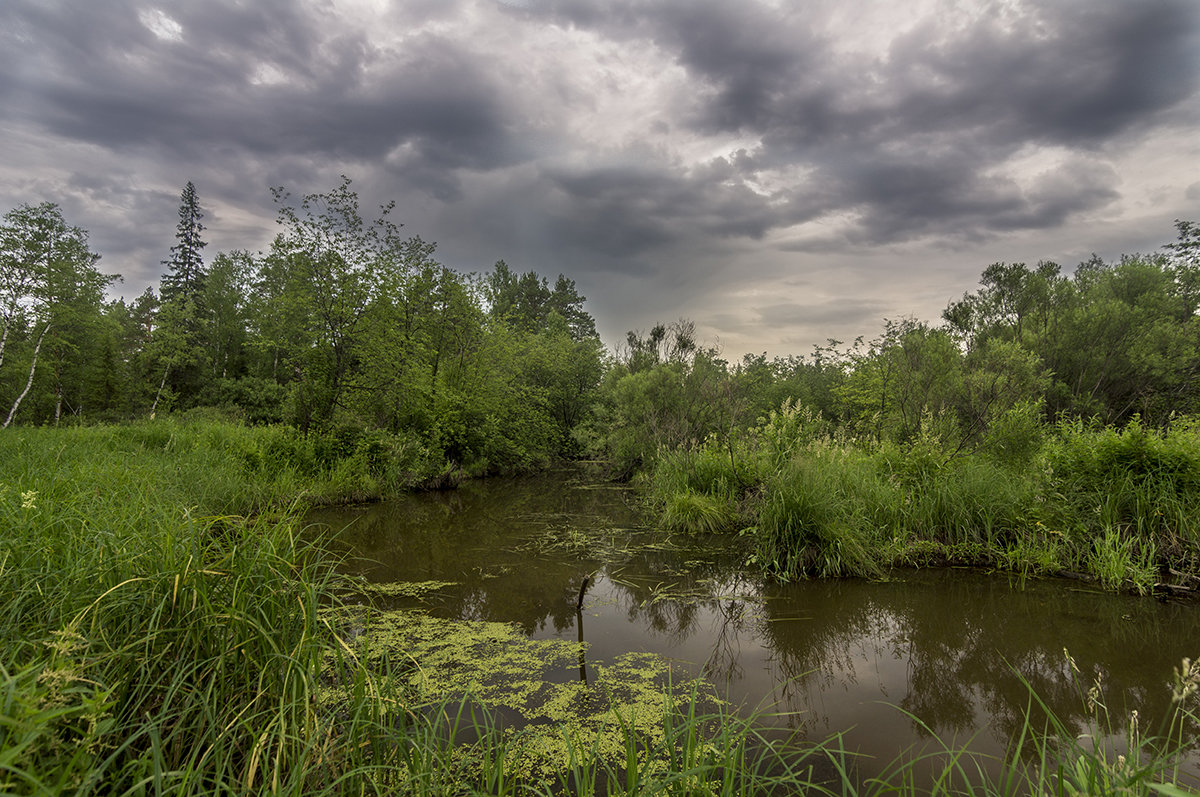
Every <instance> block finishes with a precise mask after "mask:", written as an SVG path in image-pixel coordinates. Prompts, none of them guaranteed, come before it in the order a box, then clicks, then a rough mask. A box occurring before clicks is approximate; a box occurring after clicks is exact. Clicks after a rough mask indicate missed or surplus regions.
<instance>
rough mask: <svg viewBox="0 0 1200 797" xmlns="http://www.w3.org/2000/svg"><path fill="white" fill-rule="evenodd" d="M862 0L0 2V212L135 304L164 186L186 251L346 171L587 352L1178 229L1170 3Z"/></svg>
mask: <svg viewBox="0 0 1200 797" xmlns="http://www.w3.org/2000/svg"><path fill="white" fill-rule="evenodd" d="M892 5H894V4H882V3H876V2H866V1H865V0H864V1H863V2H850V3H845V2H832V0H828V1H826V2H805V3H792V2H783V3H779V2H767V1H766V0H762V2H751V1H750V0H747V2H737V3H734V2H729V1H728V0H665V1H664V0H524V1H523V2H515V1H513V2H495V1H494V0H456V1H455V2H431V1H428V0H423V1H420V2H417V1H414V2H394V3H388V2H377V1H376V0H327V1H325V2H291V1H290V0H256V2H253V3H243V2H232V0H214V2H207V3H180V2H165V1H164V2H158V3H155V2H149V1H148V0H93V1H92V2H89V3H67V2H46V1H45V0H11V1H10V2H8V3H6V4H5V5H4V6H3V7H0V102H2V103H3V105H2V106H0V107H2V108H3V110H0V143H2V144H3V145H4V151H5V153H6V157H5V158H3V159H0V201H2V202H3V203H4V204H5V208H6V209H7V208H9V207H13V206H15V205H16V204H19V203H21V202H39V201H44V200H49V201H54V202H58V203H59V204H61V205H62V206H63V208H64V211H65V213H66V214H67V217H68V219H69V220H70V221H71V222H72V223H75V224H78V225H80V226H83V227H85V228H87V229H89V230H90V231H91V233H92V243H93V246H94V247H95V249H96V250H97V251H99V252H101V253H102V254H103V255H104V260H103V261H102V265H103V266H104V267H106V268H108V269H109V270H111V271H119V272H122V273H123V274H124V275H125V282H124V284H123V286H122V288H121V289H122V290H123V291H124V292H125V293H127V294H135V293H138V292H140V291H141V290H143V289H144V288H145V287H146V286H147V285H150V284H153V283H154V282H155V281H156V280H157V278H158V276H159V272H160V270H161V266H160V264H159V261H161V260H162V259H163V258H164V257H165V256H166V254H167V252H168V250H169V247H170V245H171V243H172V239H171V236H172V233H173V226H174V220H175V210H176V207H177V202H178V194H179V190H180V188H181V187H182V185H183V184H184V183H185V182H186V181H188V180H193V181H194V182H195V184H196V186H197V189H198V191H199V193H200V199H201V202H202V204H203V205H204V207H205V208H206V210H207V212H208V218H207V219H206V221H207V223H208V226H209V231H208V239H209V241H210V250H211V251H212V252H215V251H217V250H220V249H230V248H235V247H246V248H251V249H254V248H260V247H262V246H265V244H266V242H267V241H269V239H270V236H271V235H272V234H273V232H274V225H273V223H272V220H273V217H274V209H273V207H272V205H271V200H270V194H269V192H268V190H267V188H268V187H269V186H273V185H286V186H287V187H288V188H289V189H291V190H293V192H296V193H306V192H310V191H320V190H325V189H327V188H330V187H332V186H333V185H335V184H336V181H337V176H338V175H339V174H343V173H344V174H347V175H349V176H350V177H351V178H353V179H354V180H355V186H356V187H357V188H358V189H359V190H360V191H361V192H362V193H363V195H364V203H363V204H364V207H370V206H371V204H372V203H374V202H383V201H387V200H391V199H395V200H396V202H397V215H398V216H399V217H400V220H402V221H405V222H406V223H407V229H408V230H410V231H411V232H413V233H415V234H420V235H421V236H422V237H425V238H426V239H433V240H437V241H439V244H440V247H439V254H440V256H441V257H442V258H443V259H444V260H445V261H446V262H447V264H448V265H452V266H455V267H458V268H462V269H465V270H483V269H486V268H488V267H490V265H491V264H492V263H493V262H494V261H496V260H499V259H505V260H506V261H507V262H508V263H509V264H510V265H511V266H513V267H514V268H516V269H519V270H526V269H535V270H538V271H540V272H542V273H543V274H546V275H547V276H550V277H553V276H554V275H555V274H557V273H558V272H560V271H561V272H565V273H567V274H568V276H571V277H572V278H574V279H575V280H576V281H577V283H578V285H579V287H580V290H581V291H582V292H583V293H585V294H587V295H588V296H589V298H590V302H589V309H590V310H591V311H592V312H593V313H594V314H595V315H596V316H597V320H598V322H599V326H600V329H601V331H602V332H603V334H604V335H605V338H606V340H608V341H609V342H616V341H618V340H620V338H621V337H622V332H623V331H624V329H628V328H633V327H646V326H648V325H650V324H653V323H654V322H655V321H657V320H671V319H673V318H676V317H679V316H681V315H687V316H691V317H692V318H694V319H695V320H696V322H697V324H698V327H699V329H700V331H701V333H702V334H706V335H709V336H711V337H712V338H713V339H718V340H720V341H722V344H723V345H724V346H725V347H726V350H727V353H728V354H729V355H731V356H739V355H740V353H741V352H742V351H760V350H768V351H771V352H773V353H786V352H788V351H801V350H803V348H804V346H805V345H806V344H805V342H809V343H815V342H821V341H823V340H824V339H825V338H827V337H838V338H842V339H852V338H853V337H854V336H856V335H857V334H868V335H869V334H871V333H872V332H873V331H874V330H875V329H876V328H877V327H878V324H879V320H880V319H881V318H882V317H884V316H890V317H896V316H899V315H905V314H915V315H918V316H924V317H931V318H932V317H935V316H936V314H937V311H938V310H939V309H940V306H939V303H941V304H944V303H945V301H947V300H949V299H950V298H953V297H955V296H958V295H961V293H962V292H963V291H964V290H967V289H969V288H970V287H971V286H972V284H973V283H974V281H975V279H976V278H977V276H978V274H979V272H980V271H981V270H982V269H983V268H984V267H985V266H986V265H987V264H988V263H990V262H993V261H995V260H1022V259H1030V260H1036V259H1040V258H1043V257H1045V258H1049V259H1056V260H1060V261H1064V262H1066V265H1068V266H1070V265H1071V263H1070V262H1069V260H1068V258H1070V257H1072V256H1077V255H1079V253H1081V252H1082V253H1084V256H1086V254H1087V253H1088V252H1090V251H1092V250H1095V251H1099V252H1100V253H1101V254H1103V255H1105V256H1108V257H1113V256H1116V255H1118V254H1120V253H1121V252H1129V251H1136V250H1139V249H1144V248H1146V247H1151V248H1152V247H1154V246H1157V245H1159V244H1161V243H1165V242H1166V241H1167V240H1169V238H1170V237H1171V236H1172V234H1173V231H1172V221H1173V220H1174V219H1175V218H1197V217H1200V197H1198V195H1197V192H1196V190H1195V186H1196V181H1195V170H1194V164H1195V163H1197V162H1200V136H1196V130H1197V122H1198V121H1200V120H1198V118H1197V114H1198V112H1200V103H1198V102H1197V100H1198V97H1200V55H1198V54H1200V12H1198V7H1197V6H1196V4H1195V3H1194V2H1191V1H1190V0H1145V2H1138V3H1128V2H1122V1H1121V0H1110V1H1108V2H1093V1H1090V0H1089V1H1086V2H1085V1H1084V0H1078V1H1075V0H1059V1H1056V2H1049V3H1032V2H1018V1H1014V2H984V0H980V2H975V3H970V2H968V3H951V2H948V1H947V2H943V1H942V0H927V1H926V2H920V3H916V4H912V5H906V6H905V7H903V8H900V9H897V10H893V8H892ZM797 277H803V278H804V283H805V286H806V287H798V282H797ZM938 297H940V298H938Z"/></svg>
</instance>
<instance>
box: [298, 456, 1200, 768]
mask: <svg viewBox="0 0 1200 797" xmlns="http://www.w3.org/2000/svg"><path fill="white" fill-rule="evenodd" d="M307 523H308V524H309V525H308V528H309V532H310V533H320V534H323V535H326V540H325V544H326V545H327V546H328V547H330V548H331V549H333V551H334V552H335V553H337V554H338V555H339V556H340V562H341V564H340V569H341V570H342V572H343V573H345V574H347V575H350V576H353V577H354V578H355V579H356V580H357V581H358V583H359V588H358V590H357V593H358V594H357V595H354V596H351V597H350V598H349V600H350V601H351V602H352V603H354V602H360V603H362V604H364V605H369V606H372V607H374V608H375V609H378V610H379V611H380V612H381V613H382V615H381V616H391V617H393V618H396V617H400V618H404V619H403V620H398V621H396V622H397V623H398V624H399V626H401V627H404V626H407V627H408V628H409V629H410V630H411V629H424V633H426V635H428V625H429V624H430V623H435V622H436V623H440V624H442V625H440V626H439V629H440V630H438V631H437V632H436V633H434V634H433V635H432V636H433V638H434V639H435V640H436V642H437V645H438V649H439V650H444V648H445V644H444V643H445V640H446V639H448V638H450V636H451V635H452V634H453V633H455V632H453V631H452V630H450V629H453V628H455V627H456V625H455V624H458V625H457V627H459V628H462V627H463V625H464V624H466V625H468V626H469V625H470V624H476V628H477V629H478V628H482V627H489V628H490V627H493V626H494V625H495V624H500V627H501V628H505V629H508V631H507V633H509V634H511V636H510V637H507V638H506V639H507V641H503V642H499V643H497V644H499V646H500V647H501V648H503V649H504V650H506V651H508V652H509V653H510V654H511V655H507V658H505V659H503V660H498V659H496V658H495V656H494V655H493V656H492V657H491V658H487V657H481V658H477V659H474V660H470V661H463V660H459V661H458V663H457V664H456V665H454V666H456V667H458V668H459V669H458V670H453V667H451V670H453V671H454V672H456V675H455V677H454V678H451V679H444V680H446V682H445V683H443V684H442V688H443V689H444V690H449V691H450V692H453V691H454V690H455V688H456V687H455V685H461V684H463V683H470V684H473V685H474V687H475V689H476V690H479V689H481V688H482V689H483V690H484V694H486V696H488V697H489V698H490V700H491V701H492V702H493V703H495V704H498V705H501V706H508V707H509V709H510V711H509V713H510V715H511V717H512V718H513V719H514V721H516V722H517V723H518V724H520V723H521V722H523V721H528V719H529V717H531V716H537V717H540V718H541V719H543V720H547V721H548V720H564V719H566V717H564V716H563V715H562V713H561V712H562V710H563V708H564V707H566V706H567V704H566V703H563V704H562V705H561V706H560V707H559V710H558V714H555V712H554V711H548V710H547V711H543V710H542V709H540V708H538V707H537V706H536V704H537V701H538V700H539V699H541V700H543V701H548V702H553V701H555V700H559V701H560V702H561V697H556V696H555V695H556V694H557V693H556V692H554V689H556V688H559V687H560V686H561V688H567V685H570V686H569V688H570V689H571V690H572V694H574V695H575V699H576V701H577V702H578V698H579V695H580V694H581V693H580V692H579V689H580V688H581V686H582V688H587V687H588V686H589V685H591V686H592V687H593V688H594V685H595V684H596V682H597V680H598V679H602V678H609V679H610V680H609V682H608V683H609V687H606V688H611V685H612V683H614V682H613V681H612V680H611V679H612V678H613V677H614V676H613V673H614V672H624V673H625V675H626V679H627V680H628V678H630V677H632V676H634V675H635V674H637V673H638V672H639V671H641V672H642V675H643V676H644V678H643V680H645V684H643V686H646V685H648V684H650V683H651V682H652V681H653V679H654V678H658V679H659V680H660V681H661V678H662V677H663V675H664V673H667V674H669V676H668V677H670V678H671V679H672V680H674V681H675V682H677V683H679V682H688V681H693V680H694V681H695V682H698V683H703V684H704V688H705V689H706V690H708V694H711V695H713V696H714V697H715V698H718V699H720V700H724V701H727V703H728V704H729V705H731V706H733V707H735V709H736V710H740V711H743V712H746V713H749V714H752V715H753V716H754V720H755V722H756V723H758V724H760V725H762V726H765V727H768V728H775V729H778V730H779V732H780V733H784V732H785V731H786V732H794V733H795V734H797V735H798V737H799V738H801V739H803V740H805V741H806V742H810V743H819V742H823V741H825V740H828V739H829V738H830V737H833V736H837V737H839V739H840V743H841V744H843V745H844V747H845V749H846V750H847V751H848V752H850V753H851V754H852V756H853V761H854V766H855V768H856V770H857V772H858V773H859V776H861V777H868V778H869V777H876V776H880V775H882V774H884V772H885V770H886V769H887V768H888V767H890V766H894V762H895V760H896V759H897V756H900V755H902V754H903V755H907V756H915V757H919V756H920V755H921V754H923V753H929V752H931V751H936V750H938V749H940V747H941V746H942V745H946V746H950V747H952V748H954V749H960V748H963V747H966V748H969V749H970V750H972V751H974V752H976V753H979V754H981V756H983V757H985V758H986V760H989V761H991V762H992V764H993V765H994V766H993V769H994V770H995V771H999V769H1000V762H1001V761H1002V760H1003V759H1004V758H1005V755H1006V752H1008V751H1009V750H1010V747H1011V745H1012V743H1013V739H1014V738H1016V737H1017V736H1018V734H1019V732H1020V731H1021V729H1022V728H1023V727H1025V726H1026V725H1027V724H1029V723H1030V722H1031V721H1032V722H1035V723H1037V722H1043V723H1044V722H1045V718H1046V716H1047V713H1048V714H1049V715H1052V716H1053V717H1055V718H1056V720H1057V721H1058V722H1060V723H1062V724H1063V726H1064V727H1065V728H1066V730H1067V731H1069V732H1070V733H1071V734H1072V735H1073V736H1075V737H1076V738H1086V739H1087V740H1088V741H1087V743H1088V744H1096V745H1100V746H1105V745H1107V746H1109V747H1112V748H1113V749H1117V748H1120V747H1122V746H1124V745H1127V744H1128V739H1129V735H1130V731H1131V728H1130V723H1131V717H1133V718H1134V719H1133V720H1132V722H1133V724H1134V727H1133V729H1132V730H1133V731H1134V732H1135V735H1136V733H1138V732H1141V731H1142V730H1144V729H1149V728H1156V727H1158V726H1159V724H1160V723H1164V722H1166V721H1167V720H1168V717H1169V716H1170V715H1171V712H1172V709H1173V704H1172V687H1171V674H1172V671H1173V668H1178V667H1179V666H1180V662H1181V661H1182V660H1183V659H1184V658H1185V657H1192V658H1195V656H1196V653H1197V651H1196V650H1195V645H1196V640H1197V639H1198V638H1200V635H1198V634H1197V629H1198V628H1200V623H1198V618H1200V615H1198V607H1197V606H1196V605H1195V604H1194V603H1191V602H1178V601H1166V602H1163V601H1158V600H1153V599H1150V598H1146V597H1137V596H1132V595H1125V594H1115V593H1112V592H1106V591H1101V590H1100V589H1098V588H1094V587H1092V586H1089V585H1087V584H1083V583H1080V582H1078V581H1072V580H1066V579H1056V578H1045V579H1032V578H1030V579H1021V578H1019V577H1018V576H1016V575H1014V574H1011V573H1000V574H996V573H988V572H984V571H981V570H978V569H966V568H931V569H924V570H916V569H895V570H892V571H891V572H890V573H889V574H888V575H886V576H885V577H882V578H878V579H820V580H800V581H796V582H793V583H780V582H778V581H776V580H773V579H769V578H767V577H765V576H764V575H763V574H762V572H761V570H760V569H758V568H755V567H752V566H748V565H747V560H748V559H749V558H750V557H751V556H752V548H751V547H750V545H749V543H748V541H747V540H746V539H745V538H744V537H739V536H737V535H730V534H719V535H718V534H687V533H668V532H666V531H664V530H661V529H659V528H656V527H655V526H654V525H653V524H652V521H651V518H650V516H649V515H648V514H647V513H645V512H644V511H643V508H642V501H641V499H640V498H639V495H638V493H637V492H636V491H634V490H632V489H630V488H628V487H625V486H622V485H618V484H613V483H610V482H606V481H604V480H602V479H601V478H600V477H599V474H598V473H597V472H595V471H594V470H590V469H589V468H588V467H587V466H571V467H564V468H560V469H556V470H552V471H549V472H546V473H543V474H539V475H535V476H526V477H518V478H498V479H489V480H483V481H477V482H471V483H468V484H465V485H463V486H462V487H460V488H459V489H457V490H454V491H443V492H425V493H415V494H411V495H407V496H404V497H402V498H399V499H397V500H392V501H386V502H382V503H378V504H371V505H365V506H356V507H345V508H338V509H321V510H317V511H314V512H312V513H311V514H310V515H309V516H308V518H307ZM414 633H417V635H418V636H419V635H420V633H421V632H414ZM493 633H494V632H493ZM530 643H541V645H542V647H541V648H540V650H541V651H542V653H541V654H539V653H537V650H538V648H531V647H528V646H529V644H530ZM397 644H399V645H401V646H404V647H408V648H409V649H410V650H411V651H412V655H413V657H414V659H416V660H418V661H419V660H421V659H422V655H421V653H420V652H419V651H420V650H422V649H423V648H421V647H420V645H421V644H422V643H421V642H420V641H419V640H416V639H415V638H414V636H413V634H412V633H410V634H409V635H408V636H404V635H401V636H400V637H398V638H397ZM494 647H495V645H493V648H494ZM517 651H520V652H519V653H518V652H517ZM437 661H441V660H437ZM431 662H432V663H431V667H430V668H431V669H434V670H439V669H441V670H442V671H445V668H446V667H447V666H449V665H447V663H446V662H445V661H441V663H440V664H439V663H437V662H436V661H433V660H431ZM471 667H477V668H481V669H483V670H485V671H484V672H476V673H470V672H469V670H470V669H471ZM489 668H496V669H495V671H491V672H488V671H486V670H488V669H489ZM546 684H553V685H555V686H554V687H553V688H552V687H550V686H546ZM543 687H545V689H546V690H549V691H544V692H541V695H542V696H541V698H538V697H537V696H536V695H534V692H536V691H538V690H542V689H543ZM651 691H652V690H651ZM514 692H520V693H521V697H520V698H519V699H516V700H514V699H513V696H512V695H513V693H514ZM1033 694H1036V695H1037V699H1032V698H1031V695H1033ZM1039 701H1040V703H1039ZM1031 705H1032V709H1031ZM1031 711H1032V712H1033V718H1032V719H1031V717H1030V712H1031ZM522 716H524V718H525V719H524V720H522V719H521V717H522ZM1183 732H1184V735H1185V736H1186V737H1188V738H1194V736H1195V728H1194V727H1193V726H1191V725H1189V726H1188V727H1187V728H1185V729H1183ZM1188 747H1189V748H1190V749H1189V751H1188V752H1187V754H1186V756H1185V763H1184V772H1183V775H1184V776H1185V778H1184V779H1185V781H1186V780H1187V778H1189V777H1190V778H1192V779H1193V781H1194V779H1195V777H1196V775H1197V773H1198V772H1200V769H1198V764H1200V757H1198V756H1197V752H1196V749H1195V746H1194V744H1189V745H1188ZM915 771H918V772H920V773H922V774H921V775H918V776H919V777H929V778H932V777H934V776H935V774H936V772H937V771H938V764H937V763H936V762H935V761H932V760H931V761H929V762H928V767H917V768H916V770H915Z"/></svg>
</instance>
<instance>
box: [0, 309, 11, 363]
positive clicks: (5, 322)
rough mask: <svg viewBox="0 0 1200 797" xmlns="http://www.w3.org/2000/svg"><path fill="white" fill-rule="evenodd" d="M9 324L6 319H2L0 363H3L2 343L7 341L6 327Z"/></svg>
mask: <svg viewBox="0 0 1200 797" xmlns="http://www.w3.org/2000/svg"><path fill="white" fill-rule="evenodd" d="M9 326H10V324H9V322H8V319H5V321H4V332H3V333H0V365H4V344H6V343H7V342H8V328H9Z"/></svg>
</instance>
